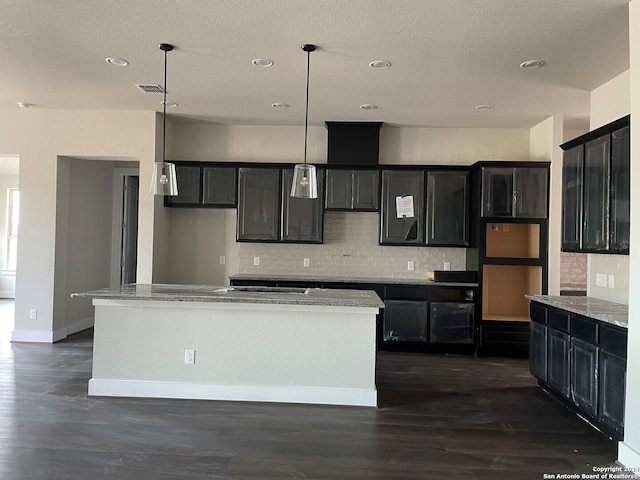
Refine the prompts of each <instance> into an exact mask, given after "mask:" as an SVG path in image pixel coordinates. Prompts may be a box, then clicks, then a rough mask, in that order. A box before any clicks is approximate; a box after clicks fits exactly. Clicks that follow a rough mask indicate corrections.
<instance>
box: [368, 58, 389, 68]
mask: <svg viewBox="0 0 640 480" xmlns="http://www.w3.org/2000/svg"><path fill="white" fill-rule="evenodd" d="M369 66H370V67H371V68H375V69H376V70H382V69H384V68H389V67H390V66H391V62H388V61H386V60H374V61H373V62H369Z"/></svg>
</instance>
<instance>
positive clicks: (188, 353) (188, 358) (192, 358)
mask: <svg viewBox="0 0 640 480" xmlns="http://www.w3.org/2000/svg"><path fill="white" fill-rule="evenodd" d="M195 363H196V351H195V350H193V349H190V348H188V349H186V350H185V351H184V364H185V365H195Z"/></svg>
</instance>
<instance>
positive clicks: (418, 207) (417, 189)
mask: <svg viewBox="0 0 640 480" xmlns="http://www.w3.org/2000/svg"><path fill="white" fill-rule="evenodd" d="M424 184H425V180H424V172H422V171H420V170H417V171H413V170H412V171H409V170H384V171H383V172H382V211H381V212H380V243H381V244H382V245H385V244H386V245H424V219H425V210H424V198H425V188H424V187H425V185H424ZM406 204H408V205H409V207H410V208H409V209H408V210H407V209H405V208H404V207H405V206H406ZM399 208H400V209H399ZM403 212H407V213H408V214H407V215H403V214H402V213H403Z"/></svg>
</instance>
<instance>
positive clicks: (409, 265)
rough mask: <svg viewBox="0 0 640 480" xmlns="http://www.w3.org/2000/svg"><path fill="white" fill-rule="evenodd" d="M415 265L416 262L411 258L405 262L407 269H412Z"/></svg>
mask: <svg viewBox="0 0 640 480" xmlns="http://www.w3.org/2000/svg"><path fill="white" fill-rule="evenodd" d="M415 267H416V264H415V263H414V262H413V261H412V260H409V261H408V262H407V270H414V269H415Z"/></svg>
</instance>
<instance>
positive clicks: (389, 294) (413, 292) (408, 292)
mask: <svg viewBox="0 0 640 480" xmlns="http://www.w3.org/2000/svg"><path fill="white" fill-rule="evenodd" d="M428 296H429V289H428V288H427V287H424V286H415V287H411V286H408V287H405V286H402V287H395V286H388V287H386V288H385V298H391V299H396V300H427V299H428Z"/></svg>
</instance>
